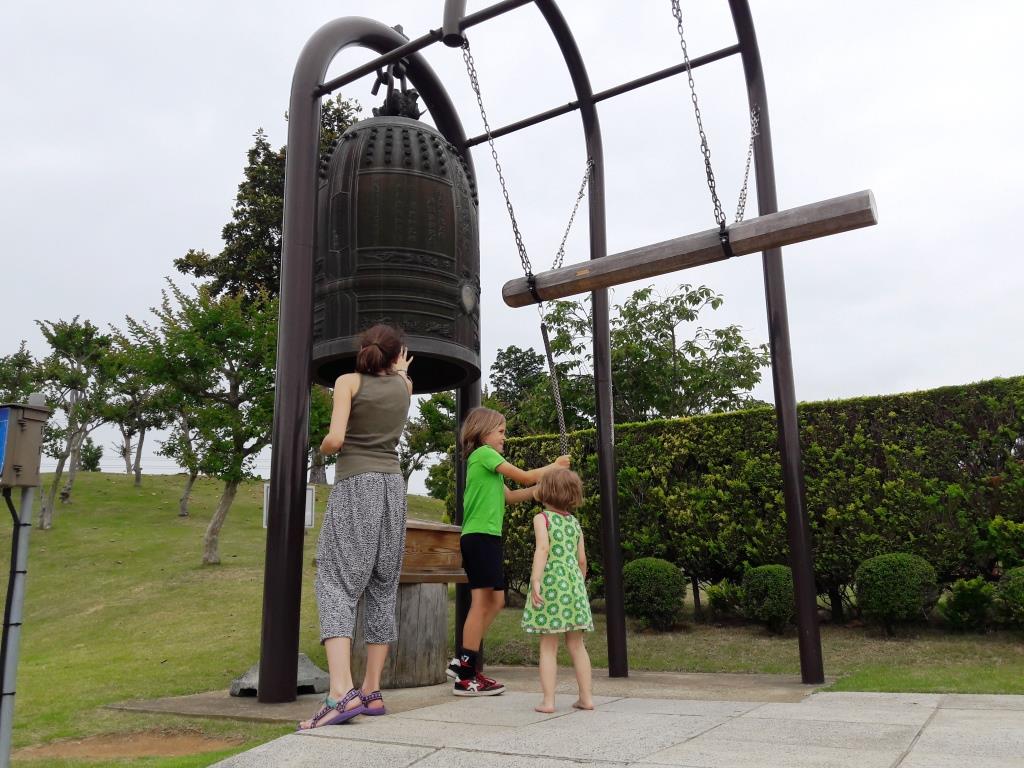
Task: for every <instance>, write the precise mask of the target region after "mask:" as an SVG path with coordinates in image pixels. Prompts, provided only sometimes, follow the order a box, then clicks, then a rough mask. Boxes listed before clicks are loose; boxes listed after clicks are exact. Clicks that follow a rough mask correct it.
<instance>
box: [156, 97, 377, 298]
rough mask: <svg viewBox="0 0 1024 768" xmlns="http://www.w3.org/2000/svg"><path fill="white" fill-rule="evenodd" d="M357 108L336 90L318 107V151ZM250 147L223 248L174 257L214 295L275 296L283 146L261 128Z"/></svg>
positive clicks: (350, 120) (349, 120) (181, 269)
mask: <svg viewBox="0 0 1024 768" xmlns="http://www.w3.org/2000/svg"><path fill="white" fill-rule="evenodd" d="M359 111H360V106H359V104H358V103H357V102H354V101H347V100H345V99H343V98H342V97H341V96H340V95H339V96H337V97H336V98H335V99H333V100H327V101H325V102H324V103H323V105H322V106H321V109H320V150H321V153H324V152H326V151H327V149H328V148H329V147H330V145H331V144H332V143H333V142H334V141H335V140H337V139H338V138H340V136H341V135H342V134H343V133H344V132H345V130H346V129H347V128H348V127H349V126H350V125H351V124H352V123H354V122H355V120H356V117H357V115H358V113H359ZM254 138H255V143H254V144H253V146H252V147H251V148H250V149H249V152H248V158H247V164H246V167H245V172H244V173H245V178H244V179H243V181H242V183H241V184H239V185H238V194H237V196H236V197H235V205H234V207H233V208H232V210H231V221H230V222H228V223H227V224H226V225H225V226H224V229H223V230H222V232H221V237H222V238H223V240H224V248H223V249H222V250H221V252H220V253H219V254H218V255H216V256H213V255H211V254H209V253H207V252H206V251H204V250H201V249H192V250H190V251H188V253H186V254H185V256H183V257H181V258H178V259H175V260H174V266H175V268H176V269H177V270H178V271H179V272H181V273H182V274H190V275H194V276H195V277H197V278H200V279H202V280H206V281H208V282H207V286H208V288H209V291H210V293H211V294H212V295H213V296H220V295H221V294H227V295H232V296H233V295H237V294H239V293H241V294H243V295H245V296H246V297H247V298H249V299H253V298H256V297H258V296H259V295H260V293H261V292H265V293H266V294H267V295H268V296H270V297H273V296H277V293H278V289H279V285H280V279H281V278H280V266H281V236H282V222H283V219H284V166H285V149H284V147H282V148H280V149H277V150H275V149H274V148H273V147H272V146H271V144H270V142H269V141H268V140H267V137H266V133H265V132H264V131H263V129H262V128H260V129H258V130H257V131H256V133H255V134H254Z"/></svg>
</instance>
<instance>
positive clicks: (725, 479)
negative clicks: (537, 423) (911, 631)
mask: <svg viewBox="0 0 1024 768" xmlns="http://www.w3.org/2000/svg"><path fill="white" fill-rule="evenodd" d="M798 413H799V421H800V430H801V445H802V447H803V457H804V470H805V478H806V500H807V509H808V513H809V517H810V521H811V532H812V535H813V540H814V548H815V575H816V578H817V582H818V588H819V590H820V592H822V593H827V592H829V591H836V592H838V591H839V590H842V589H844V588H846V587H848V586H849V585H851V584H852V582H853V574H854V571H855V570H856V568H857V566H858V565H859V564H860V563H861V562H863V561H864V560H866V559H868V558H870V557H873V556H875V555H878V554H881V553H884V552H892V551H894V550H900V551H905V552H910V553H913V554H917V555H920V556H921V557H924V558H925V559H926V560H927V561H928V562H929V563H931V564H932V565H933V566H934V567H935V570H936V572H937V574H938V578H939V579H940V581H942V582H947V583H948V582H951V581H953V580H955V579H957V578H971V577H973V576H976V575H979V574H985V575H990V576H991V575H992V574H994V573H997V572H998V566H999V559H1000V558H1001V557H1002V558H1005V559H1010V560H1012V559H1014V558H1015V557H1017V556H1018V554H1019V553H1018V551H1017V548H1016V544H1017V541H1016V538H1015V535H1016V534H1017V532H1018V530H1019V529H1017V528H1015V527H1014V526H1013V525H1008V524H1007V523H1008V522H1009V523H1015V524H1019V523H1022V522H1024V466H1022V461H1024V440H1022V436H1024V377H1017V378H1012V379H994V380H991V381H985V382H981V383H978V384H971V385H966V386H958V387H943V388H941V389H935V390H930V391H926V392H915V393H910V394H900V395H887V396H880V397H863V398H856V399H851V400H840V401H830V402H819V403H805V404H803V405H801V406H800V407H799V411H798ZM615 437H616V458H617V463H618V467H619V472H618V493H619V499H618V501H619V504H618V509H619V517H620V521H621V523H620V531H621V539H622V549H623V560H624V561H625V562H628V561H630V560H635V559H638V558H641V557H660V558H663V559H665V560H668V561H670V562H672V563H675V564H676V565H677V566H679V567H680V568H682V570H683V571H684V573H686V574H687V576H690V577H693V576H695V577H696V578H697V579H699V580H700V581H701V582H703V583H710V582H717V581H720V580H721V579H724V578H727V579H730V580H732V581H734V582H739V580H740V578H741V576H742V574H743V572H744V571H746V570H747V568H750V567H754V566H758V565H766V564H769V563H780V562H788V545H787V542H786V521H785V507H784V504H783V497H782V482H781V469H780V463H779V454H778V449H777V433H776V422H775V413H774V410H772V409H770V408H759V409H754V410H748V411H737V412H734V413H726V414H715V415H710V416H702V417H696V418H689V419H679V420H672V421H651V422H645V423H640V424H620V425H616V427H615ZM595 439H596V436H595V432H594V431H593V430H588V431H582V432H576V433H573V434H571V435H570V436H569V441H570V452H571V453H572V456H573V462H574V468H575V469H576V470H577V471H578V472H580V475H581V476H582V477H583V479H584V484H585V499H584V503H583V506H582V507H581V508H580V509H579V510H578V511H577V517H578V518H579V520H580V522H581V524H582V526H583V531H584V535H585V540H586V545H587V550H588V560H589V563H590V564H591V572H592V573H593V574H594V575H595V576H596V577H600V575H601V568H602V563H601V560H602V554H601V548H600V534H599V528H600V509H599V504H598V495H597V494H598V476H597V455H596V446H595ZM558 453H559V450H558V440H557V437H556V436H541V437H532V438H525V439H512V440H509V442H508V443H507V444H506V455H507V457H508V459H509V460H510V461H512V462H513V463H515V464H517V465H518V466H521V467H526V468H529V467H534V466H539V465H541V464H544V463H547V462H549V461H551V460H552V459H553V458H554V457H555V456H556V455H557V454H558ZM532 514H533V510H531V509H529V508H528V507H527V505H523V506H521V507H519V508H514V509H511V510H510V511H509V515H508V517H507V522H506V551H507V553H508V563H507V565H508V568H509V576H510V577H511V578H512V580H513V581H514V582H517V581H518V582H519V583H522V582H523V581H524V580H525V579H526V578H527V576H528V571H529V564H530V557H531V553H532V536H531V535H530V522H529V521H530V518H531V516H532ZM997 518H1001V519H1002V520H1003V521H1004V522H1001V523H998V524H996V525H995V526H990V523H992V522H993V521H995V520H996V519H997ZM990 537H991V540H990ZM1015 564H1016V563H1015V562H1012V563H1011V562H1008V563H1006V564H1004V567H1005V566H1010V565H1015ZM520 571H521V572H522V573H521V574H520V573H519V572H520ZM517 574H519V575H518V576H517Z"/></svg>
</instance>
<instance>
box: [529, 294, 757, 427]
mask: <svg viewBox="0 0 1024 768" xmlns="http://www.w3.org/2000/svg"><path fill="white" fill-rule="evenodd" d="M723 301H724V299H723V298H722V296H721V295H719V294H716V293H714V291H712V290H711V289H710V288H708V287H707V286H698V287H696V288H694V287H693V286H690V285H681V286H679V288H678V290H677V291H676V292H674V293H671V294H669V295H668V296H660V295H658V294H656V293H655V292H654V289H653V288H650V287H648V288H642V289H640V290H637V291H635V292H634V293H633V295H632V296H630V297H629V299H628V300H627V301H626V302H625V303H624V304H622V305H620V306H616V307H615V309H616V312H615V313H614V315H613V316H612V319H611V331H610V341H611V358H612V388H613V400H614V414H615V422H616V423H623V422H631V421H645V420H648V419H653V418H677V417H680V416H692V415H696V414H701V413H713V412H720V411H728V410H736V409H738V408H742V407H746V406H748V405H750V404H751V403H752V402H753V401H752V399H751V397H750V395H749V394H748V393H749V391H750V390H751V389H752V388H753V387H754V386H755V385H756V384H757V383H758V382H759V381H760V380H761V369H763V368H765V367H767V366H768V363H769V355H768V348H767V345H764V344H760V345H757V346H751V345H749V344H748V343H747V342H746V340H745V339H744V338H743V331H742V329H741V328H740V327H739V326H736V325H730V326H728V327H726V328H720V329H708V328H705V327H703V326H700V325H698V326H696V328H694V329H693V330H692V334H693V335H692V337H686V335H685V334H684V333H682V330H683V329H682V328H680V326H683V325H684V324H695V323H697V322H698V320H699V318H700V314H701V312H702V311H704V310H706V309H712V310H714V309H718V308H719V307H720V306H721V305H722V302H723ZM545 319H546V320H547V322H548V325H549V326H550V327H551V328H552V330H553V331H554V333H553V335H552V349H553V351H554V354H555V356H556V359H559V361H560V366H561V365H562V364H565V368H564V370H565V376H564V381H565V382H566V384H565V385H564V386H563V390H565V391H566V392H568V401H569V402H575V400H576V398H583V397H586V398H587V402H588V406H587V408H586V412H587V413H591V414H592V413H594V409H593V364H592V354H591V351H590V350H591V343H590V340H591V334H592V324H591V314H590V309H589V298H587V299H583V300H580V301H558V302H554V303H553V306H552V309H551V310H550V311H549V312H548V314H547V316H546V318H545ZM584 382H585V383H586V385H587V386H585V387H581V386H580V384H581V383H584ZM565 399H566V395H565V394H563V400H565Z"/></svg>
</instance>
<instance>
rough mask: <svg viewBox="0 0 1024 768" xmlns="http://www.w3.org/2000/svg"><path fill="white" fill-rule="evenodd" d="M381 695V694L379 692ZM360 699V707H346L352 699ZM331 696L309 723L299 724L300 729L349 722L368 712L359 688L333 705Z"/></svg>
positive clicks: (306, 729) (308, 729)
mask: <svg viewBox="0 0 1024 768" xmlns="http://www.w3.org/2000/svg"><path fill="white" fill-rule="evenodd" d="M378 696H379V694H378ZM356 698H358V699H360V701H359V706H358V707H352V709H345V707H346V706H347V705H348V703H349V702H350V701H352V700H353V699H356ZM330 702H331V700H330V697H328V698H327V699H325V700H324V705H323V706H322V707H320V710H319V711H318V712H317V713H316V714H315V715H313V717H312V719H311V720H310V721H309V725H308V726H307V727H305V728H303V727H302V725H301V724H300V725H299V730H300V731H310V730H312V729H314V728H322V727H323V726H325V725H341V724H342V723H347V722H348V721H349V720H351V719H352V718H353V717H355V716H356V715H362V714H364V713H365V712H366V707H365V706H364V704H363V701H362V696H361V694H360V691H359V689H358V688H353V689H352V690H351V691H349V692H348V693H346V694H345V696H344V697H343V698H342V700H341V701H338V702H335V703H334V704H333V705H332V704H331V703H330Z"/></svg>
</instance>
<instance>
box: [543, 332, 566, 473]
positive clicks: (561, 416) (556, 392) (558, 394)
mask: <svg viewBox="0 0 1024 768" xmlns="http://www.w3.org/2000/svg"><path fill="white" fill-rule="evenodd" d="M540 335H541V337H542V338H543V340H544V354H546V355H547V358H548V368H550V369H551V376H550V377H549V378H550V379H551V394H552V396H553V397H554V399H555V413H556V414H558V444H559V446H561V449H562V455H563V456H565V455H567V454H568V453H569V437H568V434H567V432H566V428H565V411H564V410H563V408H562V391H561V390H560V389H559V387H558V371H557V369H556V368H555V357H554V355H552V354H551V340H550V339H549V338H548V324H547V323H545V322H544V321H543V320H542V321H541V324H540Z"/></svg>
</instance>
